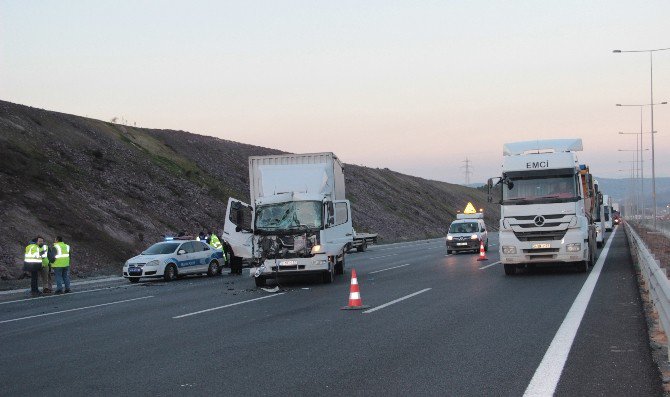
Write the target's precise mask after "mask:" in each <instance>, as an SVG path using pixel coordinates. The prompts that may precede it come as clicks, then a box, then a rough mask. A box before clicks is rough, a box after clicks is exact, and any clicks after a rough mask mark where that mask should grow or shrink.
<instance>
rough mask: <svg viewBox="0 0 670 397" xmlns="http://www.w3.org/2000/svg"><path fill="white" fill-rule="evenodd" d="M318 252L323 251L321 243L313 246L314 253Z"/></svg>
mask: <svg viewBox="0 0 670 397" xmlns="http://www.w3.org/2000/svg"><path fill="white" fill-rule="evenodd" d="M317 252H321V245H319V244H317V245H315V246H314V247H312V253H313V254H316V253H317Z"/></svg>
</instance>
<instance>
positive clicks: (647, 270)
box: [624, 223, 670, 361]
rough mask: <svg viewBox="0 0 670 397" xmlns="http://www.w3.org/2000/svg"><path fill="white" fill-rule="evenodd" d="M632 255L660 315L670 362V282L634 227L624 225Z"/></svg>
mask: <svg viewBox="0 0 670 397" xmlns="http://www.w3.org/2000/svg"><path fill="white" fill-rule="evenodd" d="M624 227H625V230H626V235H627V236H628V242H629V244H630V245H631V253H633V256H634V258H635V259H636V261H637V263H638V265H639V267H640V272H641V273H642V277H643V278H644V282H645V284H647V288H648V289H649V296H650V297H651V301H652V304H653V305H654V308H655V309H656V312H657V313H658V320H659V324H660V325H661V328H662V329H663V332H665V335H666V339H667V340H668V346H667V347H668V355H669V356H668V361H670V338H668V336H670V280H668V276H667V274H666V272H665V269H663V268H661V266H660V262H659V261H657V260H656V259H655V258H654V256H653V255H652V254H651V252H650V251H649V249H648V248H647V246H646V245H645V244H644V241H642V239H641V238H640V236H639V235H638V234H637V233H636V232H635V230H634V229H633V227H631V226H630V225H629V224H628V223H624Z"/></svg>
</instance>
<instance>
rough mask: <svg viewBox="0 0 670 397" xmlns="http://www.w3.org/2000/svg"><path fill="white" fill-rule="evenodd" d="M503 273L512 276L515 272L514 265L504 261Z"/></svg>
mask: <svg viewBox="0 0 670 397" xmlns="http://www.w3.org/2000/svg"><path fill="white" fill-rule="evenodd" d="M505 274H506V275H507V276H513V275H515V274H516V265H512V264H509V263H505Z"/></svg>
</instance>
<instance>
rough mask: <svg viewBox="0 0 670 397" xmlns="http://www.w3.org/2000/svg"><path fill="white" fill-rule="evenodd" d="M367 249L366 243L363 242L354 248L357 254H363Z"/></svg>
mask: <svg viewBox="0 0 670 397" xmlns="http://www.w3.org/2000/svg"><path fill="white" fill-rule="evenodd" d="M367 249H368V242H367V241H365V240H364V241H363V242H362V243H361V245H359V246H358V247H356V251H358V252H365V251H366V250H367Z"/></svg>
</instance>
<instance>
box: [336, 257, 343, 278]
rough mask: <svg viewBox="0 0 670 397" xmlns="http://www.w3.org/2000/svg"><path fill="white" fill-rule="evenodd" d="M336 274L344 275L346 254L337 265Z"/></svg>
mask: <svg viewBox="0 0 670 397" xmlns="http://www.w3.org/2000/svg"><path fill="white" fill-rule="evenodd" d="M335 274H344V254H342V260H341V261H339V262H337V263H336V264H335Z"/></svg>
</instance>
